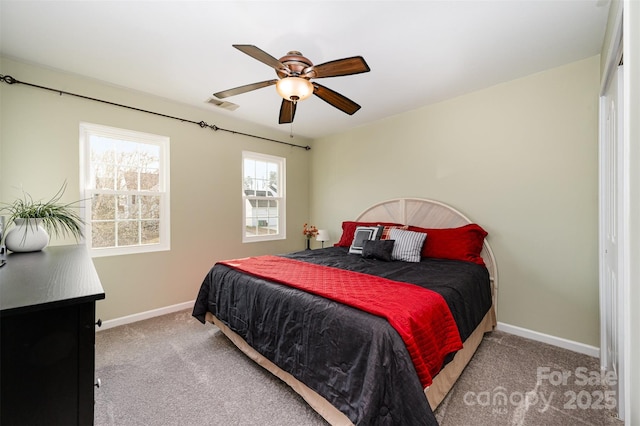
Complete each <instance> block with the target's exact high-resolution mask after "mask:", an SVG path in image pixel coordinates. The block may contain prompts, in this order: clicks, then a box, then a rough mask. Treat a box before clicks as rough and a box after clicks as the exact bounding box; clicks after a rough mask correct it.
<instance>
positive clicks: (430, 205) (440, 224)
mask: <svg viewBox="0 0 640 426" xmlns="http://www.w3.org/2000/svg"><path fill="white" fill-rule="evenodd" d="M356 220H357V221H361V222H376V221H380V222H395V223H402V224H404V225H413V226H420V227H422V228H457V227H459V226H463V225H466V224H468V223H473V222H472V221H471V220H470V219H469V218H468V217H466V216H465V215H464V214H462V213H460V212H459V211H458V210H456V209H455V208H453V207H451V206H449V205H447V204H444V203H441V202H439V201H434V200H427V199H423V198H396V199H393V200H387V201H383V202H381V203H378V204H374V205H373V206H371V207H369V208H367V209H366V210H365V211H363V212H362V213H360V215H359V216H358V217H357V218H356ZM479 225H481V224H479ZM481 226H482V225H481ZM427 238H429V237H428V236H427ZM480 255H481V256H482V258H483V259H484V263H485V264H486V265H487V269H488V270H489V277H490V278H491V292H492V296H493V306H494V309H495V310H496V311H497V307H498V299H497V297H498V267H497V264H496V259H495V257H494V256H493V251H492V250H491V246H490V245H489V242H488V241H487V240H486V239H485V240H484V246H483V248H482V252H480Z"/></svg>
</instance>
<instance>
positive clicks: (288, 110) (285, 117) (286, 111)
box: [278, 99, 296, 124]
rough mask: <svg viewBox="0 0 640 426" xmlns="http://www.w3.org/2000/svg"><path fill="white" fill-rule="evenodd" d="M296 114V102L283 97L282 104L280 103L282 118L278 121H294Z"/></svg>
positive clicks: (282, 122) (281, 122)
mask: <svg viewBox="0 0 640 426" xmlns="http://www.w3.org/2000/svg"><path fill="white" fill-rule="evenodd" d="M295 115H296V103H295V102H291V101H288V100H286V99H283V100H282V104H280V118H279V119H278V123H280V124H286V123H293V117H295Z"/></svg>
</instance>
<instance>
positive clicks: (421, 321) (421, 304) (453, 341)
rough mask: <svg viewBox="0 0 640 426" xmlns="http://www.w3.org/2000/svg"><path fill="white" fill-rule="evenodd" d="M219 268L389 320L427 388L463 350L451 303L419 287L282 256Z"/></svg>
mask: <svg viewBox="0 0 640 426" xmlns="http://www.w3.org/2000/svg"><path fill="white" fill-rule="evenodd" d="M219 263H222V264H223V265H226V266H228V267H230V268H233V269H236V270H239V271H243V272H245V273H248V274H250V275H254V276H257V277H260V278H264V279H268V280H270V281H274V282H278V283H281V284H286V285H288V286H290V287H294V288H297V289H300V290H304V291H306V292H308V293H313V294H316V295H319V296H323V297H326V298H328V299H332V300H335V301H337V302H341V303H344V304H346V305H349V306H353V307H355V308H358V309H361V310H363V311H366V312H369V313H371V314H374V315H377V316H380V317H383V318H385V319H387V321H389V323H390V324H391V325H392V326H393V327H394V328H395V329H396V331H397V332H398V334H399V335H400V337H402V340H403V341H404V343H405V345H406V346H407V350H408V351H409V354H410V355H411V359H412V360H413V364H414V366H415V369H416V372H417V373H418V377H419V378H420V381H421V383H422V385H423V386H424V387H426V386H429V385H431V382H432V378H433V376H435V375H436V374H437V373H438V372H439V371H440V369H441V368H442V365H443V363H444V359H445V357H446V356H447V355H448V354H450V353H452V352H455V351H458V350H460V349H462V341H461V340H460V333H459V332H458V328H457V326H456V323H455V321H454V319H453V316H452V315H451V311H450V310H449V307H448V306H447V303H446V302H445V300H444V299H443V298H442V296H441V295H439V294H438V293H436V292H434V291H431V290H427V289H425V288H422V287H420V286H417V285H413V284H407V283H402V282H398V281H392V280H388V279H386V278H382V277H377V276H373V275H367V274H363V273H360V272H352V271H346V270H343V269H338V268H333V267H329V266H322V265H315V264H312V263H307V262H302V261H299V260H294V259H288V258H284V257H278V256H258V257H248V258H244V259H236V260H227V261H223V262H219Z"/></svg>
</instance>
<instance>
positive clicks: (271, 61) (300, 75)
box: [213, 44, 370, 124]
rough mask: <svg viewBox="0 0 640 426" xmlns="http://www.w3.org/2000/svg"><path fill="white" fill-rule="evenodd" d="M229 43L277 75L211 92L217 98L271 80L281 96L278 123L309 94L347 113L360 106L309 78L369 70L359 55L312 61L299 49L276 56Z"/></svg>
mask: <svg viewBox="0 0 640 426" xmlns="http://www.w3.org/2000/svg"><path fill="white" fill-rule="evenodd" d="M233 47H235V48H236V49H238V50H240V51H241V52H244V53H246V54H247V55H249V56H251V57H252V58H254V59H257V60H258V61H260V62H262V63H264V64H266V65H268V66H270V67H271V68H273V69H275V70H276V74H277V75H278V77H279V78H278V79H273V80H266V81H261V82H258V83H253V84H247V85H245V86H240V87H235V88H233V89H228V90H223V91H221V92H218V93H214V94H213V95H214V96H215V97H217V98H219V99H223V98H226V97H229V96H234V95H239V94H241V93H246V92H250V91H252V90H256V89H261V88H263V87H267V86H272V85H274V84H275V85H276V90H277V91H278V94H280V96H281V97H282V104H281V105H280V116H279V120H278V122H279V123H280V124H283V123H292V122H293V118H294V116H295V114H296V105H297V103H298V101H302V100H304V99H307V98H308V97H309V96H311V95H312V94H314V95H316V96H317V97H319V98H320V99H322V100H323V101H325V102H327V103H329V104H330V105H332V106H334V107H336V108H338V109H339V110H341V111H343V112H345V113H347V114H349V115H352V114H354V113H355V112H356V111H358V110H359V109H360V105H358V104H357V103H355V102H353V101H352V100H351V99H349V98H347V97H346V96H343V95H341V94H340V93H338V92H335V91H333V90H331V89H329V88H327V87H325V86H322V85H321V84H318V83H316V82H311V81H310V80H311V79H312V78H326V77H339V76H344V75H351V74H360V73H363V72H369V71H370V69H369V66H368V65H367V63H366V62H365V60H364V58H363V57H362V56H353V57H351V58H344V59H337V60H335V61H330V62H325V63H323V64H320V65H314V64H313V63H312V62H311V61H310V60H309V59H308V58H305V57H304V56H302V53H300V52H298V51H295V50H294V51H291V52H289V53H287V54H286V55H285V56H283V57H282V58H280V59H276V58H274V57H273V56H271V55H269V54H268V53H267V52H265V51H264V50H262V49H260V48H258V47H256V46H253V45H250V44H234V45H233Z"/></svg>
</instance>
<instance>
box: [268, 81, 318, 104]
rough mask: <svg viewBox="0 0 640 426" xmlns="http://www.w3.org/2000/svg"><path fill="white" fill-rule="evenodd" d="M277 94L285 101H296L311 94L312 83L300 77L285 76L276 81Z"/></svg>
mask: <svg viewBox="0 0 640 426" xmlns="http://www.w3.org/2000/svg"><path fill="white" fill-rule="evenodd" d="M276 90H277V91H278V94H279V95H280V96H281V97H282V98H283V99H285V100H287V101H292V102H297V101H303V100H305V99H307V98H308V97H309V96H311V95H312V94H313V84H311V82H310V81H309V80H307V79H306V78H302V77H285V78H282V79H280V80H278V82H277V83H276Z"/></svg>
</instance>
